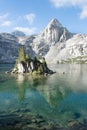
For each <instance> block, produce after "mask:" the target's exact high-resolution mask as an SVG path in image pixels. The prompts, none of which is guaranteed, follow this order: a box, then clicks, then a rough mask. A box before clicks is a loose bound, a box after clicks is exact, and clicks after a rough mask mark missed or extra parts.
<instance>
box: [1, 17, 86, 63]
mask: <svg viewBox="0 0 87 130" xmlns="http://www.w3.org/2000/svg"><path fill="white" fill-rule="evenodd" d="M21 45H24V46H25V48H26V51H27V52H29V53H30V54H31V55H33V56H35V55H36V56H37V55H38V56H42V57H43V56H44V57H45V58H46V61H47V62H48V63H65V62H67V63H70V62H72V63H74V62H75V63H87V34H75V33H74V34H73V33H71V32H69V31H68V29H67V28H66V27H64V26H63V25H62V24H61V23H60V22H59V21H58V20H57V19H52V20H51V21H50V22H49V23H48V25H47V26H46V27H45V28H44V29H43V31H42V32H41V33H40V34H39V35H31V36H15V35H13V34H7V33H0V62H2V61H6V60H7V61H12V60H13V61H15V59H16V57H17V54H18V49H19V46H21ZM15 48H16V49H15ZM13 52H14V53H13ZM9 57H11V58H10V59H9V60H8V58H9ZM14 57H15V58H14Z"/></svg>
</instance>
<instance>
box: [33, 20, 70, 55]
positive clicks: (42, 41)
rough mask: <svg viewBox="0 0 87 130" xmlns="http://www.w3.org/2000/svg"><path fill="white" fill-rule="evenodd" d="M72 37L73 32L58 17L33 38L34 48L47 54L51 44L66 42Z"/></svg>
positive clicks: (41, 53) (42, 53)
mask: <svg viewBox="0 0 87 130" xmlns="http://www.w3.org/2000/svg"><path fill="white" fill-rule="evenodd" d="M71 37H72V34H71V33H70V32H69V31H68V30H67V29H66V28H65V27H63V26H62V25H61V24H60V23H59V21H58V20H57V19H52V20H51V22H50V23H49V24H48V25H47V27H46V28H45V29H44V30H43V31H42V32H41V34H39V35H38V36H37V37H36V38H35V39H34V40H33V44H32V48H33V50H34V51H35V52H36V53H37V54H39V55H41V56H45V55H46V54H47V53H48V51H49V49H50V46H51V45H56V44H59V43H62V42H65V41H66V40H67V39H69V38H71Z"/></svg>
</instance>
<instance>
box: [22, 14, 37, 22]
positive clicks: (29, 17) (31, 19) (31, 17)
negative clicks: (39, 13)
mask: <svg viewBox="0 0 87 130" xmlns="http://www.w3.org/2000/svg"><path fill="white" fill-rule="evenodd" d="M35 17H36V15H35V14H34V13H30V14H26V15H25V16H24V18H25V19H26V20H28V22H29V24H32V23H33V22H34V19H35Z"/></svg>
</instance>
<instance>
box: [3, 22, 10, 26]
mask: <svg viewBox="0 0 87 130" xmlns="http://www.w3.org/2000/svg"><path fill="white" fill-rule="evenodd" d="M1 26H11V21H4V22H3V23H2V24H1Z"/></svg>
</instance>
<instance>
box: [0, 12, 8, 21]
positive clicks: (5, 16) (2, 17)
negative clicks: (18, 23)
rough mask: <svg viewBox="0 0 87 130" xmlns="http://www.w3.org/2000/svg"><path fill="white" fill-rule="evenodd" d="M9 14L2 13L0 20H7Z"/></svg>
mask: <svg viewBox="0 0 87 130" xmlns="http://www.w3.org/2000/svg"><path fill="white" fill-rule="evenodd" d="M8 16H9V13H6V14H3V15H0V21H3V20H6V19H7V18H8Z"/></svg>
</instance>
